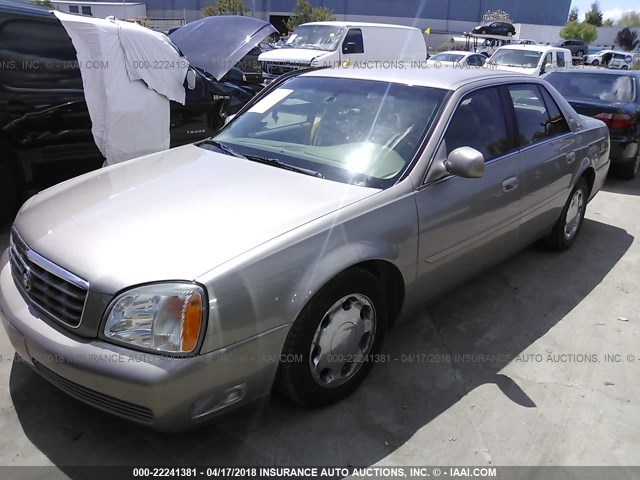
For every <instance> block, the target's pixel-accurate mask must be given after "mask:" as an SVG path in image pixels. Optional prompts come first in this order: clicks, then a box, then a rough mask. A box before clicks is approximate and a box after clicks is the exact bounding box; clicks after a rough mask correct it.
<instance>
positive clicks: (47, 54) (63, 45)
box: [0, 0, 266, 224]
mask: <svg viewBox="0 0 640 480" xmlns="http://www.w3.org/2000/svg"><path fill="white" fill-rule="evenodd" d="M264 23H266V22H264ZM182 28H183V29H184V28H186V27H182ZM223 33H224V32H223ZM234 34H235V38H237V42H238V43H244V42H245V41H246V40H247V39H246V36H247V34H246V33H243V32H242V31H239V30H234V31H233V32H232V33H231V34H229V36H228V37H227V38H234ZM259 40H261V38H258V39H257V40H255V42H256V43H257V42H258V41H259ZM250 41H251V40H250ZM227 43H233V42H227ZM0 45H2V47H1V48H2V62H3V68H0V149H1V150H2V152H3V155H2V156H1V157H0V197H1V198H0V224H2V223H4V220H6V219H8V218H10V217H11V216H12V214H13V213H14V212H15V209H16V208H17V206H18V205H19V203H21V200H23V199H24V198H25V197H26V196H28V195H29V194H30V193H32V192H34V191H38V190H41V189H43V188H46V187H48V186H51V185H54V184H55V183H58V182H61V181H63V180H67V179H69V178H71V177H73V176H76V175H79V174H81V173H85V172H88V171H90V170H94V169H96V168H99V167H100V166H102V163H103V161H104V159H103V158H102V155H101V153H100V151H99V150H98V147H97V146H96V144H95V142H94V139H93V136H92V133H91V127H92V123H91V118H90V116H89V111H88V110H87V105H86V102H85V95H84V90H83V84H82V78H81V74H80V69H79V62H78V59H77V57H76V51H75V49H74V47H73V44H72V42H71V39H70V38H69V36H68V34H67V32H66V31H65V29H64V27H63V26H62V24H61V23H60V21H59V20H58V19H57V18H56V17H55V16H54V15H53V14H52V13H51V12H49V11H47V10H45V9H42V8H38V7H33V6H30V5H25V4H18V3H15V2H5V1H3V0H0ZM236 46H237V45H236ZM229 48H233V47H229ZM196 52H197V50H196ZM182 53H183V54H184V53H185V51H184V50H183V52H182ZM189 53H191V52H190V51H189ZM187 58H189V57H187ZM218 63H219V64H222V62H218ZM49 65H50V66H51V68H49ZM7 67H8V68H7ZM230 67H231V65H228V66H227V65H225V64H222V68H226V70H225V72H229V73H228V74H227V73H225V72H223V73H222V75H220V77H221V78H220V80H218V79H216V78H215V76H213V75H211V74H209V73H208V72H207V70H206V69H201V68H195V69H194V70H195V75H194V76H195V85H194V88H193V89H188V90H187V99H186V104H185V105H180V104H178V103H176V102H171V145H172V146H177V145H183V144H185V143H190V142H193V141H196V140H200V139H202V138H206V137H207V136H210V135H211V134H212V133H213V132H214V131H215V130H217V129H218V128H219V127H220V126H221V125H222V124H223V123H224V119H225V118H226V116H227V115H232V114H234V113H236V112H237V111H238V110H239V109H240V107H241V106H242V105H243V104H244V103H246V102H247V101H248V100H249V99H251V98H252V97H253V95H254V94H255V90H252V86H247V84H246V83H245V82H243V80H242V74H240V75H239V76H238V74H237V72H235V71H233V69H230ZM123 68H124V67H123Z"/></svg>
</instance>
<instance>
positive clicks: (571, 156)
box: [567, 152, 576, 163]
mask: <svg viewBox="0 0 640 480" xmlns="http://www.w3.org/2000/svg"><path fill="white" fill-rule="evenodd" d="M575 159H576V152H569V153H567V163H573V161H574V160H575Z"/></svg>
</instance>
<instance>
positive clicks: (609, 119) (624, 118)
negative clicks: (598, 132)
mask: <svg viewBox="0 0 640 480" xmlns="http://www.w3.org/2000/svg"><path fill="white" fill-rule="evenodd" d="M593 118H597V119H598V120H602V121H603V122H604V123H606V124H607V126H608V127H609V128H620V129H625V128H635V127H636V121H635V120H634V119H633V117H632V116H631V115H628V114H626V113H599V114H597V115H594V116H593Z"/></svg>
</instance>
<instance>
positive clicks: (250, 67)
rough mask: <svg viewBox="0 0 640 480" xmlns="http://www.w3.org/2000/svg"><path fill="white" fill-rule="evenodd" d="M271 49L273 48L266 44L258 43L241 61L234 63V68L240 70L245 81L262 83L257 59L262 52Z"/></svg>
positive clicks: (259, 64) (260, 68) (260, 69)
mask: <svg viewBox="0 0 640 480" xmlns="http://www.w3.org/2000/svg"><path fill="white" fill-rule="evenodd" d="M273 49H274V47H272V46H271V45H269V44H268V43H267V42H260V43H259V44H258V45H257V46H255V47H253V48H252V49H251V51H250V52H249V53H247V54H246V55H245V56H244V57H242V60H240V61H239V62H238V63H236V65H235V66H236V68H239V69H240V70H242V72H243V73H244V74H245V78H246V79H247V81H252V82H262V81H263V78H262V64H261V63H260V62H259V61H258V58H259V57H260V55H262V54H263V53H264V52H270V51H271V50H273Z"/></svg>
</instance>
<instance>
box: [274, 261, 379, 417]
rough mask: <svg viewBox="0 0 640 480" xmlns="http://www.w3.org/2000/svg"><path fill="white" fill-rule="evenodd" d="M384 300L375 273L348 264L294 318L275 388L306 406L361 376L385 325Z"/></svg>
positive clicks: (342, 391) (341, 392)
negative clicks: (347, 266)
mask: <svg viewBox="0 0 640 480" xmlns="http://www.w3.org/2000/svg"><path fill="white" fill-rule="evenodd" d="M386 318H387V305H386V301H385V297H384V294H383V292H382V289H381V288H380V284H379V282H378V280H377V279H376V277H375V276H373V275H372V274H371V273H369V272H367V271H365V270H360V269H356V270H351V271H347V272H343V273H341V274H339V275H338V276H336V277H335V278H334V279H333V280H332V281H331V282H330V283H329V284H327V285H325V286H324V287H323V288H322V289H321V290H320V291H319V292H318V293H316V294H315V295H314V296H313V297H312V298H311V300H310V301H309V303H308V304H307V305H306V306H305V307H304V309H303V310H302V312H301V313H300V315H299V316H298V318H297V319H296V321H295V322H294V323H293V325H292V327H291V330H290V331H289V335H288V336H287V339H286V341H285V344H284V347H283V350H282V356H281V363H280V365H279V367H278V373H277V375H276V388H278V390H280V392H282V393H283V394H284V395H286V396H287V397H289V398H290V399H291V400H293V401H294V402H296V403H299V404H300V405H304V406H316V405H326V404H328V403H332V402H335V401H337V400H340V399H342V398H344V397H346V396H347V395H349V394H350V393H351V392H352V391H353V390H355V389H356V387H357V386H358V385H359V384H360V383H361V382H362V380H364V378H365V377H366V376H367V374H368V373H369V370H370V369H371V367H372V365H373V363H372V357H373V356H374V355H375V354H376V353H377V352H378V350H379V349H380V346H381V344H382V339H383V337H384V334H385V330H386V323H387V322H386Z"/></svg>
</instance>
